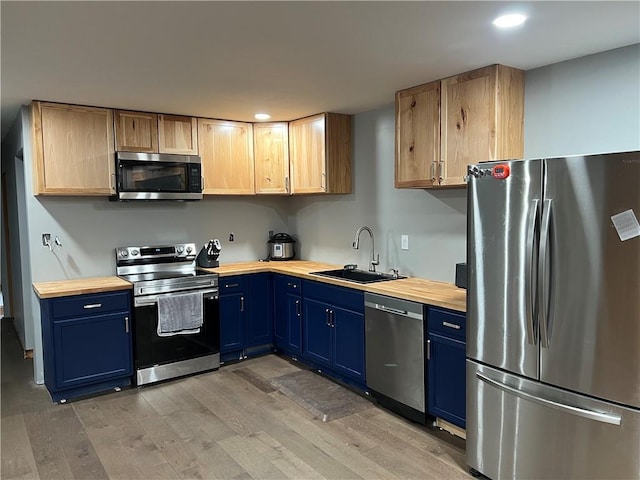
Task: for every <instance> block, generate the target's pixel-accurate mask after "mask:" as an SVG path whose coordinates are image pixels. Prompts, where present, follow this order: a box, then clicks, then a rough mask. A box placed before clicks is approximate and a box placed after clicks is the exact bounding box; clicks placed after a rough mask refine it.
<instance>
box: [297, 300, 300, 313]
mask: <svg viewBox="0 0 640 480" xmlns="http://www.w3.org/2000/svg"><path fill="white" fill-rule="evenodd" d="M296 315H298V316H300V300H296Z"/></svg>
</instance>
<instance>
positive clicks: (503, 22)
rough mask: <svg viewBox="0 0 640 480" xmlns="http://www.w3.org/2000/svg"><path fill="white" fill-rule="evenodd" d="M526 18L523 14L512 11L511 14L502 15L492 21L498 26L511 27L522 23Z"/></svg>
mask: <svg viewBox="0 0 640 480" xmlns="http://www.w3.org/2000/svg"><path fill="white" fill-rule="evenodd" d="M526 19H527V17H525V16H524V15H521V14H519V13H513V14H511V15H502V16H501V17H498V18H496V19H495V20H494V21H493V24H494V25H495V26H496V27H498V28H512V27H517V26H518V25H522V24H523V23H524V21H525V20H526Z"/></svg>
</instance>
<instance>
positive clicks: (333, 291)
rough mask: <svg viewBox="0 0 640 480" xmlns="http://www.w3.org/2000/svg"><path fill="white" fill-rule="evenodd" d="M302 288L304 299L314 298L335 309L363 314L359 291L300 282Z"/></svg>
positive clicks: (361, 295)
mask: <svg viewBox="0 0 640 480" xmlns="http://www.w3.org/2000/svg"><path fill="white" fill-rule="evenodd" d="M302 288H303V290H304V297H305V298H315V299H317V300H321V301H323V302H326V303H329V304H331V305H334V306H336V307H342V308H346V309H348V310H352V311H354V312H359V313H362V314H364V293H363V292H362V291H360V290H355V289H351V288H345V287H336V286H334V285H327V284H324V283H320V282H313V281H310V280H305V281H304V282H302Z"/></svg>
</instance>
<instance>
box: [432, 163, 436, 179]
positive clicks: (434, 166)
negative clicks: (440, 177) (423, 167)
mask: <svg viewBox="0 0 640 480" xmlns="http://www.w3.org/2000/svg"><path fill="white" fill-rule="evenodd" d="M431 181H432V182H434V183H435V181H436V162H431Z"/></svg>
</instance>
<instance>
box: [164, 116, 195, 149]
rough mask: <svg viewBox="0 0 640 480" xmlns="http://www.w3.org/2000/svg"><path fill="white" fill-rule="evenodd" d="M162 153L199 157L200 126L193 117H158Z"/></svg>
mask: <svg viewBox="0 0 640 480" xmlns="http://www.w3.org/2000/svg"><path fill="white" fill-rule="evenodd" d="M158 144H159V145H158V150H159V152H160V153H177V154H182V155H198V124H197V121H196V119H195V118H193V117H183V116H180V115H158Z"/></svg>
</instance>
